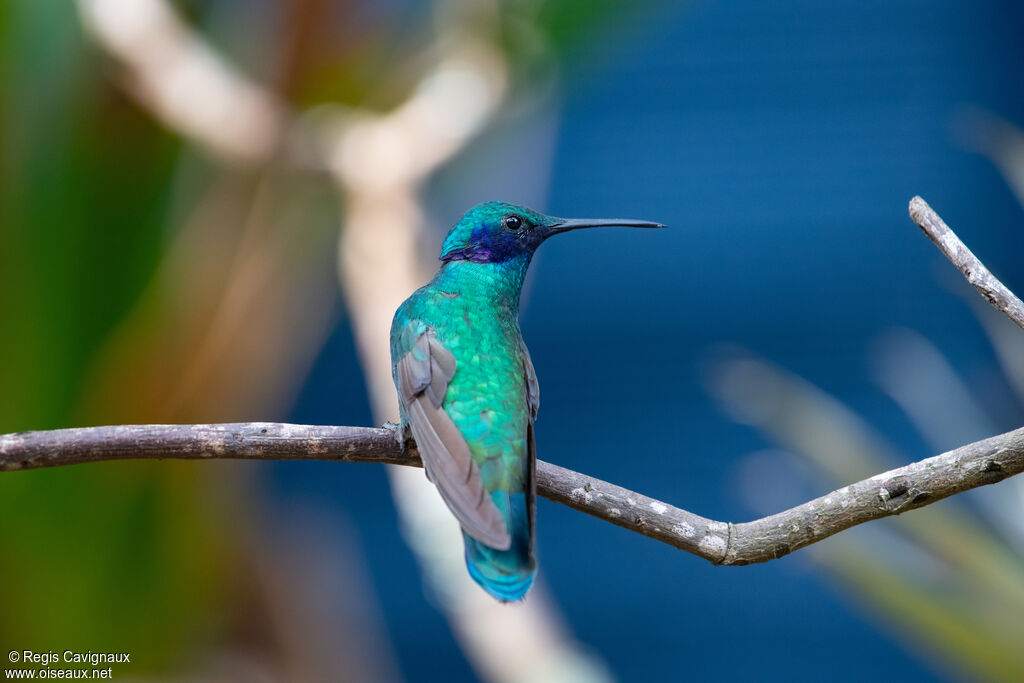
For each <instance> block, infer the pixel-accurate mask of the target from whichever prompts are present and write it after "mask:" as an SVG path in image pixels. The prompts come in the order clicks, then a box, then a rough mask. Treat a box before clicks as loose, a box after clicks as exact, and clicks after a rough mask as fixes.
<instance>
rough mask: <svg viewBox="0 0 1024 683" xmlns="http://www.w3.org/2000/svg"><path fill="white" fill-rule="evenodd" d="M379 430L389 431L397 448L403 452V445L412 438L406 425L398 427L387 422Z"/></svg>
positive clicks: (398, 425) (393, 423)
mask: <svg viewBox="0 0 1024 683" xmlns="http://www.w3.org/2000/svg"><path fill="white" fill-rule="evenodd" d="M381 428H382V429H387V430H388V431H390V432H391V433H392V435H394V437H395V441H396V442H398V446H399V448H401V449H402V450H403V451H404V450H405V443H406V442H407V441H408V440H409V439H410V438H411V437H412V435H411V434H410V433H409V425H408V424H405V425H400V424H397V423H395V422H391V421H388V422H385V423H384V424H383V425H381Z"/></svg>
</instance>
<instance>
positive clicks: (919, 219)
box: [910, 197, 1024, 330]
mask: <svg viewBox="0 0 1024 683" xmlns="http://www.w3.org/2000/svg"><path fill="white" fill-rule="evenodd" d="M910 217H911V218H912V219H913V221H914V222H915V223H917V225H918V226H919V227H920V228H921V229H922V230H924V234H926V235H928V239H930V240H931V241H932V242H934V243H935V246H937V247H938V248H939V251H941V252H942V253H943V254H945V255H946V258H948V259H949V260H950V261H952V262H953V265H954V266H956V267H957V268H959V269H960V272H961V273H963V276H964V277H965V278H967V281H968V282H970V283H971V284H972V285H974V288H975V289H976V290H978V292H979V293H980V294H981V295H982V296H983V297H985V300H986V301H988V302H989V303H990V304H992V305H993V306H995V307H996V308H998V309H999V310H1000V311H1002V312H1003V313H1005V314H1006V315H1007V316H1008V317H1009V318H1010V320H1012V321H1013V322H1015V323H1017V326H1018V327H1020V328H1021V329H1022V330H1024V302H1022V301H1021V300H1020V299H1018V298H1017V295H1015V294H1014V293H1013V292H1011V291H1010V290H1009V289H1007V288H1006V285H1004V284H1003V283H1002V282H1000V281H999V280H998V278H996V276H995V275H993V274H992V273H991V272H989V269H988V268H986V267H985V264H983V263H982V262H981V261H979V260H978V257H977V256H975V255H974V254H973V253H972V252H971V250H970V249H968V248H967V245H966V244H964V243H963V242H961V241H960V238H959V237H957V236H956V233H954V232H953V231H952V230H951V229H950V227H949V226H948V225H946V222H945V221H943V220H942V219H941V218H940V217H939V215H938V214H937V213H935V211H934V210H933V209H932V207H930V206H928V202H926V201H925V200H923V199H921V198H920V197H914V198H913V199H911V200H910Z"/></svg>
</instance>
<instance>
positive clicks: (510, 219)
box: [501, 213, 523, 230]
mask: <svg viewBox="0 0 1024 683" xmlns="http://www.w3.org/2000/svg"><path fill="white" fill-rule="evenodd" d="M501 222H502V223H503V224H504V225H505V227H506V228H508V229H509V230H518V229H519V228H521V227H523V219H522V218H521V217H519V216H517V215H515V214H514V213H512V214H509V215H508V216H505V218H504V219H503V220H502V221H501Z"/></svg>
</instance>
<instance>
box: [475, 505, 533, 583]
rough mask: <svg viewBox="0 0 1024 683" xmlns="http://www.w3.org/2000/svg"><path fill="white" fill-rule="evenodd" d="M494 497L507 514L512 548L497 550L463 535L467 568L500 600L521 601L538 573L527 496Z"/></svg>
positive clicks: (477, 580) (478, 581)
mask: <svg viewBox="0 0 1024 683" xmlns="http://www.w3.org/2000/svg"><path fill="white" fill-rule="evenodd" d="M492 498H493V499H494V501H495V504H496V505H498V507H499V508H500V509H501V511H502V512H503V513H505V514H506V519H507V520H508V528H509V533H510V534H511V536H512V545H511V547H509V549H508V550H496V549H494V548H491V547H489V546H486V545H484V544H483V543H481V542H480V541H477V540H476V539H475V538H473V537H471V536H469V535H467V534H465V533H463V534H462V538H463V541H464V542H465V545H466V568H467V569H469V575H470V576H472V577H473V580H474V581H476V582H477V583H478V584H480V587H481V588H483V589H484V590H485V591H487V592H488V593H490V594H491V595H492V596H494V597H495V598H497V599H498V600H501V601H503V602H509V601H512V600H520V599H522V597H523V596H524V595H526V591H527V590H529V588H530V586H531V585H532V584H533V577H534V575H535V574H536V573H537V563H536V562H535V561H534V558H533V539H532V538H531V531H532V530H531V528H530V519H529V512H528V510H529V508H528V505H527V502H526V495H525V494H523V493H518V494H512V495H507V494H505V493H504V492H503V491H496V492H495V493H494V494H492ZM506 501H507V502H506Z"/></svg>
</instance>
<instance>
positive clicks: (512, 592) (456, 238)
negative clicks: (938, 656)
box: [391, 202, 665, 601]
mask: <svg viewBox="0 0 1024 683" xmlns="http://www.w3.org/2000/svg"><path fill="white" fill-rule="evenodd" d="M604 225H617V226H631V227H637V228H662V227H665V226H663V225H661V224H659V223H651V222H648V221H636V220H628V219H617V218H616V219H593V220H592V219H586V218H584V219H564V218H554V217H552V216H545V215H544V214H541V213H537V212H536V211H531V210H530V209H526V208H523V207H521V206H516V205H515V204H508V203H505V202H486V203H484V204H479V205H477V206H475V207H473V208H472V209H470V210H469V211H468V212H467V213H466V215H465V216H463V217H462V220H461V221H459V223H458V224H457V225H456V226H455V227H454V228H452V230H451V232H449V233H448V237H447V238H446V239H445V241H444V244H443V246H442V247H441V269H440V270H439V271H438V272H437V275H435V276H434V279H433V280H431V281H430V282H429V283H428V284H427V285H425V286H423V287H421V288H420V289H418V290H416V291H415V292H414V293H413V295H412V296H410V297H409V298H408V299H406V300H405V302H404V303H403V304H402V305H401V306H399V308H398V311H397V312H396V313H395V318H394V321H393V322H392V324H391V374H392V377H393V378H394V381H395V387H396V388H397V389H398V403H399V412H400V415H401V423H400V425H399V430H398V435H399V439H401V440H403V441H404V439H405V437H406V435H407V434H408V431H407V430H411V432H412V436H413V438H414V439H415V440H416V445H417V447H418V448H419V452H420V455H421V456H422V458H423V466H424V469H425V470H426V473H427V477H428V478H429V479H430V481H432V482H433V483H434V485H435V486H437V490H438V491H439V492H440V494H441V497H442V498H443V499H444V502H445V503H446V504H447V505H448V508H449V509H450V510H451V511H452V514H454V515H455V518H456V519H457V520H458V521H459V524H460V525H461V526H462V537H463V541H464V542H465V547H466V566H467V567H468V569H469V574H470V576H472V577H473V579H474V580H475V581H476V582H477V583H478V584H480V586H482V587H483V589H484V590H485V591H487V592H488V593H490V594H491V595H493V596H494V597H495V598H497V599H498V600H501V601H509V600H518V599H520V598H522V597H523V596H524V595H525V594H526V591H527V590H528V589H529V588H530V584H532V583H533V576H534V573H535V572H536V562H535V560H534V557H533V528H534V507H535V501H534V498H535V495H536V482H535V481H534V468H535V464H536V460H537V456H536V447H535V445H534V438H533V421H534V420H535V419H536V417H537V408H538V406H539V401H540V389H539V386H538V384H537V377H536V375H535V374H534V370H533V363H532V362H530V354H529V352H528V351H527V350H526V345H525V344H524V343H523V336H522V333H521V332H520V331H519V295H520V292H521V291H522V288H523V278H524V277H525V276H526V269H527V268H528V267H529V265H530V259H531V258H532V257H533V252H534V251H535V250H536V249H537V247H539V246H540V244H541V242H543V241H544V240H546V239H547V238H548V237H551V236H552V235H557V234H559V233H562V232H568V231H569V230H577V229H579V228H596V227H599V226H604Z"/></svg>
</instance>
